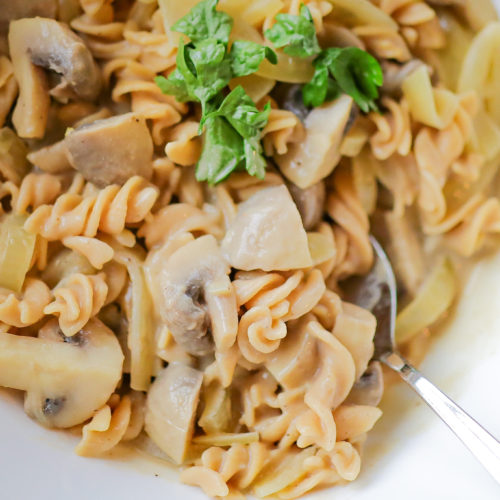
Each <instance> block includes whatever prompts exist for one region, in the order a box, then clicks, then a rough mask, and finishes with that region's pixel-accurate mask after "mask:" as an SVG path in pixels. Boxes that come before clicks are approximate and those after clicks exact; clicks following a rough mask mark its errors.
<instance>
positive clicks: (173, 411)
mask: <svg viewBox="0 0 500 500" xmlns="http://www.w3.org/2000/svg"><path fill="white" fill-rule="evenodd" d="M202 380H203V373H202V372H200V371H198V370H195V369H194V368H191V367H189V366H187V365H183V364H182V363H170V364H169V365H168V366H167V368H165V369H164V370H163V371H162V372H161V373H160V375H159V376H158V377H157V378H156V380H155V381H154V382H153V384H152V385H151V388H150V389H149V392H148V397H147V404H146V418H145V423H146V432H147V433H148V435H149V437H150V438H151V439H152V440H153V441H154V443H155V444H156V445H157V446H158V447H159V448H160V449H161V450H162V451H164V452H165V453H166V454H167V455H168V456H169V457H170V458H171V459H172V460H174V461H175V462H176V463H178V464H181V463H182V462H183V461H184V458H185V456H186V451H187V448H188V445H189V443H190V441H191V438H192V436H193V430H194V420H195V417H196V409H197V408H198V400H199V395H200V388H201V382H202Z"/></svg>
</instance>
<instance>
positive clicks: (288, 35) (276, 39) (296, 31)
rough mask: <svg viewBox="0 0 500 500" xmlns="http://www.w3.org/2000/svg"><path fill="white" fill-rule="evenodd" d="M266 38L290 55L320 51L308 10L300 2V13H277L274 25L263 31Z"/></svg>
mask: <svg viewBox="0 0 500 500" xmlns="http://www.w3.org/2000/svg"><path fill="white" fill-rule="evenodd" d="M265 35H266V38H268V39H269V40H271V42H273V44H274V45H275V46H276V47H278V48H281V47H283V51H284V52H285V53H286V54H290V55H291V56H299V57H309V56H315V55H317V54H319V53H320V52H321V48H320V46H319V43H318V38H317V36H316V28H315V27H314V22H313V19H312V16H311V12H310V10H309V9H308V8H307V7H306V6H305V5H304V4H302V5H301V6H300V15H298V16H294V15H291V14H277V15H276V23H275V24H274V26H273V27H272V28H270V29H268V30H266V32H265Z"/></svg>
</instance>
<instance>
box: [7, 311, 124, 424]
mask: <svg viewBox="0 0 500 500" xmlns="http://www.w3.org/2000/svg"><path fill="white" fill-rule="evenodd" d="M122 364H123V354H122V351H121V348H120V344H119V343H118V340H117V339H116V337H115V336H114V334H113V333H112V332H111V330H109V329H108V328H107V327H106V326H104V324H103V323H101V322H100V321H99V320H97V319H91V320H90V321H89V323H87V325H86V326H85V328H83V329H82V330H81V331H80V333H78V334H77V335H75V336H73V337H71V338H69V337H65V336H64V335H62V334H61V333H60V330H59V328H58V325H57V320H55V319H54V320H51V321H49V322H48V323H47V324H46V325H45V326H44V327H43V328H42V329H41V330H40V332H39V336H38V338H35V337H23V336H20V335H12V334H9V333H2V334H0V386H4V387H10V388H12V389H21V390H23V391H26V397H25V402H24V408H25V411H26V413H27V414H28V415H30V416H31V417H33V418H35V419H36V420H38V421H39V422H40V423H41V424H43V425H46V426H48V427H71V426H73V425H77V424H80V423H82V422H84V421H85V420H87V419H89V418H90V417H92V415H93V413H94V412H95V410H97V409H98V408H100V407H101V406H102V405H104V404H105V403H106V401H107V400H108V399H109V397H110V395H111V394H112V393H113V391H114V390H115V388H116V385H117V384H118V381H119V380H120V377H121V374H122Z"/></svg>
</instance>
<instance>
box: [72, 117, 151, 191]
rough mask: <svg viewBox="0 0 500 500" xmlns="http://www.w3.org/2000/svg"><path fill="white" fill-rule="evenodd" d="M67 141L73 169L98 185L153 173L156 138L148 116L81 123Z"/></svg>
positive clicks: (149, 175)
mask: <svg viewBox="0 0 500 500" xmlns="http://www.w3.org/2000/svg"><path fill="white" fill-rule="evenodd" d="M64 143H65V145H66V149H67V151H68V159H69V162H70V163H71V165H72V166H73V168H75V169H76V170H78V171H80V172H81V173H82V175H83V176H84V177H85V178H86V179H87V180H88V181H90V182H92V183H94V184H95V185H97V186H99V187H105V186H108V185H109V184H124V183H125V182H127V180H128V179H130V177H133V176H134V175H141V176H142V177H144V178H146V179H148V180H149V179H150V178H151V175H152V174H153V164H152V160H153V140H152V139H151V134H150V133H149V129H148V126H147V125H146V120H145V118H144V117H142V116H139V115H135V114H134V113H126V114H124V115H119V116H114V117H112V118H106V119H104V120H97V121H95V122H93V123H90V124H88V125H82V126H81V127H79V128H77V129H75V130H74V131H73V132H71V133H70V134H68V135H67V136H66V139H65V140H64Z"/></svg>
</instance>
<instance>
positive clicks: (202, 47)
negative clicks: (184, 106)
mask: <svg viewBox="0 0 500 500" xmlns="http://www.w3.org/2000/svg"><path fill="white" fill-rule="evenodd" d="M187 61H188V65H189V63H190V64H192V67H193V68H194V72H195V80H194V81H193V82H192V83H191V85H188V89H189V91H190V93H191V94H192V95H194V96H196V98H197V100H199V101H200V102H201V104H202V108H203V111H205V106H206V103H207V102H208V101H209V100H210V99H212V97H214V96H215V95H217V94H218V93H219V92H220V91H221V90H222V89H223V88H224V87H226V86H227V84H228V83H229V80H231V78H232V73H231V62H230V61H229V59H228V58H226V47H225V45H223V44H221V43H219V42H217V40H215V39H213V38H209V39H207V40H204V41H203V42H200V43H197V44H196V46H195V47H187ZM181 71H182V70H181Z"/></svg>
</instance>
